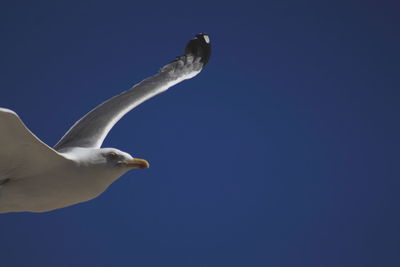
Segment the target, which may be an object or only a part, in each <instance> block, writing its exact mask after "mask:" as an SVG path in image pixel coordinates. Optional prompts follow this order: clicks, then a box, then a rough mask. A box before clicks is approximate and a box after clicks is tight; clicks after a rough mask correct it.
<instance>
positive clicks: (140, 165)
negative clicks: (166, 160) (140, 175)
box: [119, 158, 150, 169]
mask: <svg viewBox="0 0 400 267" xmlns="http://www.w3.org/2000/svg"><path fill="white" fill-rule="evenodd" d="M119 164H122V165H125V166H127V167H129V168H132V169H146V168H149V167H150V164H149V162H148V161H147V160H145V159H138V158H136V159H133V160H131V161H120V162H119Z"/></svg>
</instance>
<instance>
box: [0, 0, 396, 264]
mask: <svg viewBox="0 0 400 267" xmlns="http://www.w3.org/2000/svg"><path fill="white" fill-rule="evenodd" d="M399 8H400V5H399V4H398V2H397V1H343V2H342V1H318V2H317V1H316V2H306V1H294V0H293V1H290V0H286V1H264V2H261V1H260V2H257V1H252V0H250V1H243V2H232V1H208V0H205V1H193V2H190V1H181V2H178V1H141V2H138V1H108V2H106V1H79V2H73V1H13V2H12V3H11V1H2V3H1V4H0V36H1V37H0V38H1V42H0V58H1V60H0V76H1V79H0V90H1V91H0V106H1V107H7V108H11V109H13V110H15V111H16V112H17V113H18V114H19V115H20V116H21V118H22V119H23V120H24V122H25V123H26V124H27V126H28V127H29V128H30V129H31V130H32V131H33V132H34V133H35V134H36V135H37V136H39V137H40V138H41V139H42V140H43V141H45V142H46V143H48V144H50V145H54V144H55V143H56V142H57V141H58V139H59V138H60V137H61V136H62V135H63V134H64V132H65V131H66V130H67V129H68V128H69V127H70V126H71V125H72V124H73V123H74V122H75V121H76V120H77V119H79V118H80V117H81V116H83V115H84V114H86V112H88V111H89V110H90V109H91V108H93V107H95V106H96V105H97V104H99V103H101V102H102V101H104V100H105V99H107V98H109V97H111V96H113V95H115V94H118V93H119V92H121V91H122V90H126V89H128V88H129V87H130V86H132V85H133V84H135V83H137V82H139V81H140V80H142V79H144V78H146V77H148V76H150V75H152V74H154V73H155V72H157V71H158V69H159V68H160V67H162V66H163V65H164V64H166V63H168V62H170V61H171V60H172V59H174V57H175V56H178V55H180V54H182V52H183V48H184V46H185V44H186V42H187V41H188V40H189V39H191V38H192V36H193V35H194V34H196V33H198V32H203V31H204V32H207V33H209V34H210V38H211V42H212V44H213V55H212V58H211V60H210V63H209V65H208V66H207V67H206V68H205V69H204V71H203V72H202V73H201V74H200V75H199V76H197V77H196V78H194V79H192V80H189V81H186V82H184V83H182V84H179V85H177V86H176V87H174V88H172V89H171V90H170V91H168V92H166V93H164V94H162V95H160V96H157V97H156V98H154V99H151V100H149V101H148V102H146V103H144V104H142V105H141V106H140V107H138V108H136V109H135V110H134V111H133V112H131V113H130V114H128V115H127V116H126V117H124V118H123V119H122V120H121V121H120V122H119V123H118V124H117V125H116V127H115V128H114V129H113V130H112V131H111V133H110V135H109V136H108V137H107V139H106V141H105V144H104V145H105V146H106V147H116V148H119V149H121V150H124V151H127V152H129V153H131V154H132V155H134V156H137V157H143V158H146V159H148V160H149V161H150V163H151V168H150V169H148V170H134V171H131V172H129V173H127V174H126V175H125V176H123V177H122V178H121V179H120V180H118V181H117V182H115V184H113V185H112V186H111V187H110V188H109V189H108V190H107V191H106V192H105V193H104V194H103V195H101V196H100V197H98V198H97V199H94V200H93V201H90V202H87V203H83V204H79V205H75V206H72V207H68V208H64V209H61V210H56V211H53V212H48V213H44V214H31V213H19V214H2V215H0V240H1V242H0V265H1V266H7V267H8V266H213V267H216V266H296V267H298V266H307V267H308V266H317V267H321V266H322V267H325V266H341V267H346V266H349V267H356V266H385V267H390V266H400V230H399V226H400V216H399V204H400V197H399V183H400V182H399V178H400V175H399V174H400V170H399V159H400V157H399V150H400V142H399V136H400V127H399V116H400V107H399V100H400V98H399V85H400V83H399V70H400V64H399V59H400V55H399V54H400V50H399V47H400V37H399V36H400V30H399V29H400V23H399V22H400V19H399V15H398V14H399V13H398V12H399Z"/></svg>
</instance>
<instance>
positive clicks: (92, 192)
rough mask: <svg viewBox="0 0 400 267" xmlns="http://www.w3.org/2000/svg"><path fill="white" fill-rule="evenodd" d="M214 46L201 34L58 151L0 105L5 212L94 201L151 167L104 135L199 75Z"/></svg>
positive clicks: (0, 207) (0, 204) (82, 124)
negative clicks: (144, 104) (114, 185)
mask: <svg viewBox="0 0 400 267" xmlns="http://www.w3.org/2000/svg"><path fill="white" fill-rule="evenodd" d="M210 49H211V47H210V45H209V39H208V36H207V35H204V34H199V35H197V36H196V38H195V39H193V40H191V41H190V42H189V43H188V45H187V46H186V49H185V55H184V56H182V57H179V58H177V60H175V61H173V62H172V63H170V64H168V65H166V66H164V67H163V68H162V69H161V71H160V72H159V73H157V74H156V75H154V76H152V77H150V78H148V79H146V80H144V81H142V82H141V83H139V84H137V85H135V86H134V87H133V88H131V89H129V90H128V91H125V92H123V93H122V94H120V95H118V96H115V97H113V98H111V99H109V100H108V101H106V102H104V103H103V104H101V105H99V106H98V107H96V108H95V109H93V110H92V111H91V112H89V113H88V114H87V115H85V116H84V117H83V118H82V119H80V120H79V121H78V122H76V123H75V124H74V126H72V127H71V129H70V130H69V131H68V132H67V133H66V134H65V135H64V137H63V138H61V140H60V141H59V142H58V143H57V144H56V146H55V147H54V149H53V148H51V147H49V146H47V145H46V144H45V143H43V142H42V141H40V139H38V138H37V137H36V136H35V135H34V134H32V133H31V132H30V131H29V129H28V128H27V127H26V126H25V125H24V124H23V122H22V121H21V120H20V118H19V117H18V115H17V114H16V113H15V112H13V111H12V110H9V109H4V108H0V213H6V212H21V211H29V212H44V211H50V210H54V209H58V208H63V207H66V206H70V205H73V204H77V203H80V202H84V201H88V200H90V199H93V198H95V197H97V196H98V195H100V194H101V193H102V192H104V190H106V189H107V188H108V187H109V186H110V185H111V184H112V183H113V182H114V181H115V180H116V179H118V178H119V177H121V176H122V175H123V174H124V173H125V172H127V171H129V170H130V169H132V168H148V167H149V165H148V162H147V161H145V160H142V159H137V158H133V157H132V156H130V155H129V154H128V153H125V152H122V151H119V150H117V149H114V148H100V147H101V144H102V143H103V140H104V138H105V137H106V135H107V134H108V132H109V131H110V130H111V128H112V127H113V126H114V125H115V123H117V122H118V120H119V119H120V118H122V117H123V116H124V115H125V114H126V113H127V112H129V111H130V110H132V109H133V108H134V107H136V106H137V105H139V104H140V103H142V102H144V101H146V100H147V99H149V98H151V97H153V96H155V95H157V94H159V93H161V92H163V91H165V90H167V89H168V88H169V87H171V86H173V85H175V84H177V83H179V82H181V81H183V80H186V79H190V78H192V77H194V76H195V75H197V74H198V73H199V72H200V71H201V69H202V67H203V66H204V65H205V64H206V63H207V61H208V58H209V56H210V51H211V50H210Z"/></svg>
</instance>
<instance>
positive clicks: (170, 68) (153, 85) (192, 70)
mask: <svg viewBox="0 0 400 267" xmlns="http://www.w3.org/2000/svg"><path fill="white" fill-rule="evenodd" d="M210 55H211V45H210V40H209V37H208V35H206V34H198V35H196V37H195V38H194V39H193V40H191V41H189V43H188V44H187V45H186V48H185V54H184V55H183V56H181V57H178V58H177V59H176V60H175V61H173V62H171V63H169V64H168V65H166V66H164V67H163V68H162V69H161V70H160V72H159V73H157V74H156V75H154V76H152V77H150V78H147V79H145V80H143V81H142V82H140V83H138V84H136V85H135V86H133V87H132V88H131V89H129V90H127V91H125V92H123V93H121V94H119V95H117V96H115V97H113V98H111V99H109V100H107V101H106V102H104V103H102V104H100V105H99V106H97V107H96V108H95V109H93V110H92V111H90V112H89V113H88V114H86V115H85V116H84V117H83V118H81V119H80V120H79V121H77V122H76V123H75V124H74V125H73V126H72V127H71V129H69V131H68V132H67V133H66V134H65V135H64V136H63V138H61V140H60V141H59V142H58V143H57V144H56V145H55V146H54V148H55V149H56V150H58V151H60V150H61V149H63V148H67V147H94V148H100V147H101V144H102V143H103V141H104V139H105V137H106V136H107V134H108V132H109V131H110V130H111V128H112V127H113V126H114V125H115V124H116V123H117V122H118V121H119V120H120V119H121V118H122V117H123V116H124V115H125V114H126V113H128V112H129V111H130V110H132V109H133V108H134V107H136V106H137V105H139V104H141V103H143V102H144V101H146V100H147V99H149V98H151V97H153V96H155V95H157V94H159V93H162V92H164V91H165V90H167V89H168V88H170V87H171V86H173V85H175V84H177V83H179V82H181V81H183V80H187V79H190V78H192V77H194V76H196V75H197V74H198V73H199V72H200V71H201V70H202V68H203V67H204V65H205V64H207V62H208V60H209V58H210Z"/></svg>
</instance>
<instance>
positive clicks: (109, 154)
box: [107, 152, 118, 160]
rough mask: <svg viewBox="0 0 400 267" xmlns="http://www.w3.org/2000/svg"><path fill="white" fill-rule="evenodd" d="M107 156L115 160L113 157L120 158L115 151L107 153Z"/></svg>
mask: <svg viewBox="0 0 400 267" xmlns="http://www.w3.org/2000/svg"><path fill="white" fill-rule="evenodd" d="M107 157H108V158H109V159H111V160H113V159H116V158H118V155H117V153H115V152H110V153H108V154H107Z"/></svg>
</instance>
